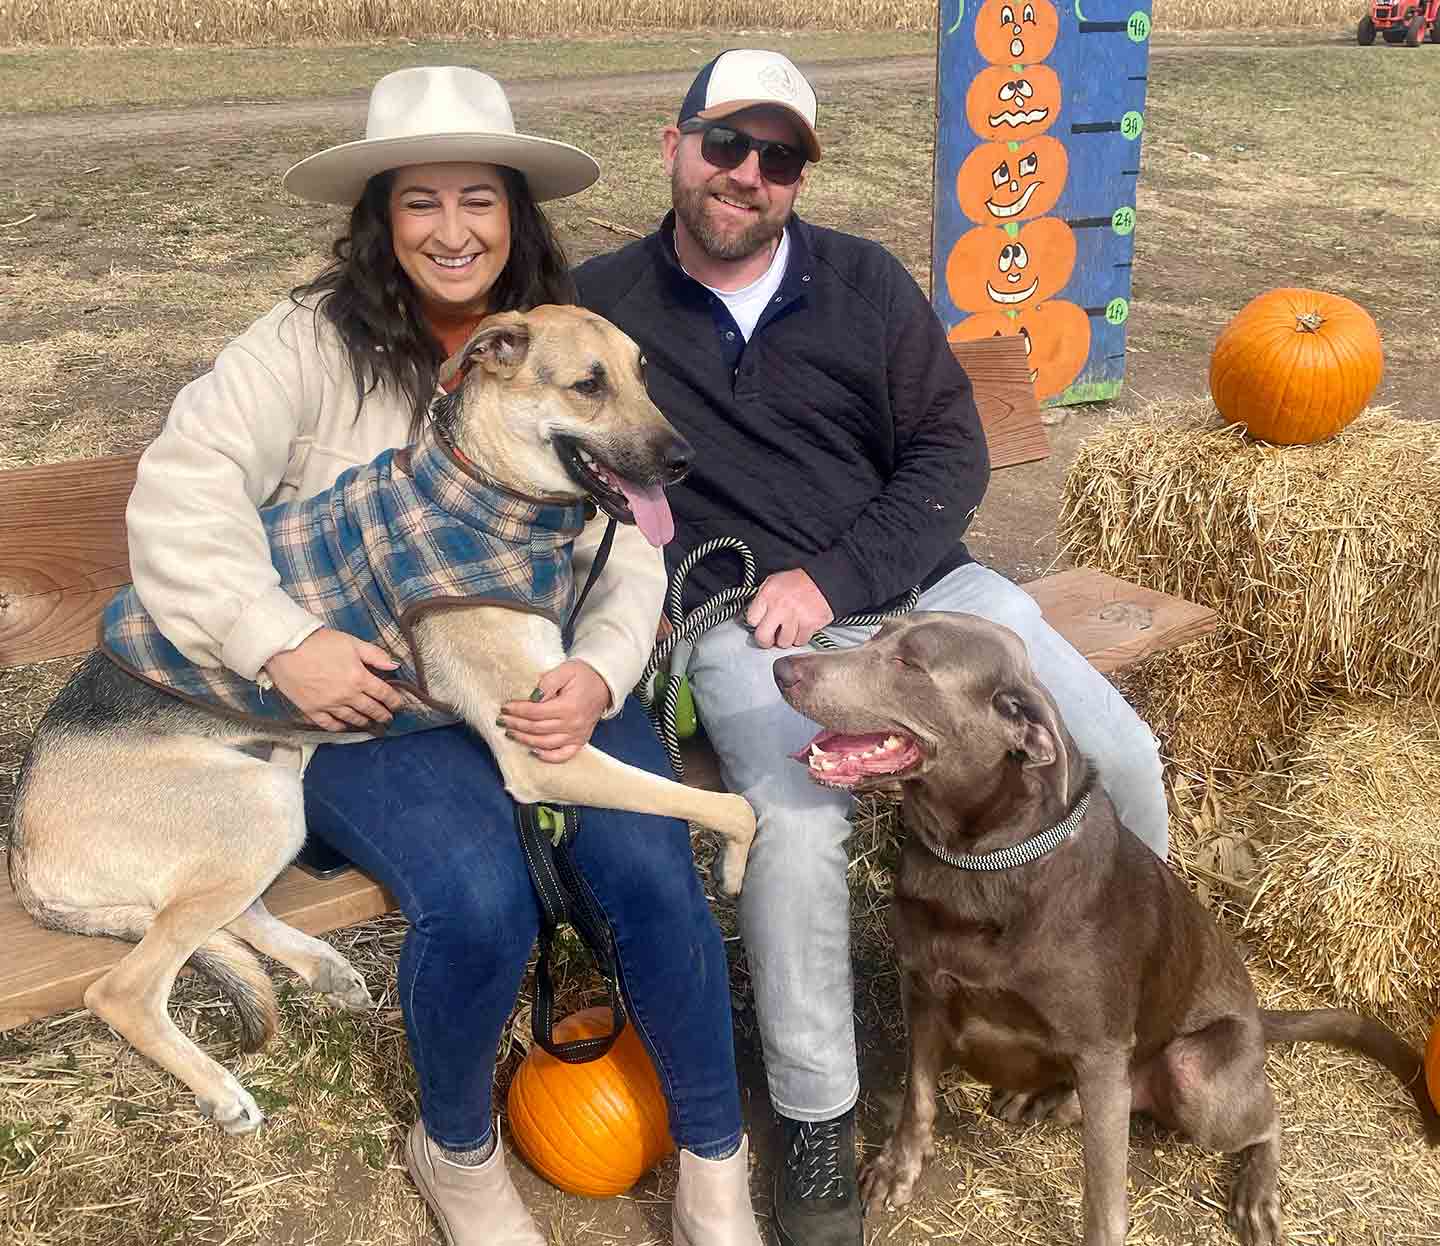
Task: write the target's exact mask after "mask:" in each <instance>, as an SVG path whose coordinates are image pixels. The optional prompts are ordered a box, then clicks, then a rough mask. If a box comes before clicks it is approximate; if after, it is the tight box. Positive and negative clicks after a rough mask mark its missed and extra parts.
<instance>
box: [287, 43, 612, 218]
mask: <svg viewBox="0 0 1440 1246" xmlns="http://www.w3.org/2000/svg"><path fill="white" fill-rule="evenodd" d="M446 161H475V162H478V163H481V164H502V165H507V166H508V167H510V168H512V169H516V170H518V171H519V172H521V173H523V174H524V175H525V177H526V180H527V181H528V182H529V183H530V193H531V194H533V195H534V196H535V198H536V199H537V200H544V199H563V198H564V197H565V196H566V195H573V194H576V193H577V192H579V191H582V190H584V189H585V188H586V187H587V186H589V185H590V184H591V183H592V182H594V181H595V179H596V178H598V177H599V176H600V166H599V165H598V164H596V163H595V160H594V159H593V158H592V157H591V156H589V155H587V154H586V153H585V152H583V151H581V150H580V149H579V148H578V147H572V146H570V144H569V143H557V142H556V141H555V140H553V139H548V138H536V137H535V136H533V135H530V134H517V133H515V118H514V117H513V116H512V115H511V113H510V101H509V100H507V99H506V98H505V91H504V89H503V88H502V87H501V86H500V84H499V83H498V82H496V81H495V79H494V78H492V77H491V76H490V75H489V74H482V73H481V72H480V71H479V70H478V69H464V68H462V67H459V66H455V65H441V66H426V67H423V68H418V69H398V70H396V71H395V72H394V73H393V74H386V75H385V76H384V77H383V78H381V79H380V81H379V82H377V83H376V84H375V88H374V90H372V91H371V92H370V113H369V115H368V116H367V117H366V119H365V137H364V138H363V139H359V140H357V141H356V142H353V143H341V144H340V145H339V146H338V147H329V148H326V149H325V150H324V151H321V152H317V153H316V154H315V155H313V156H310V157H307V158H306V159H304V160H302V161H300V163H299V164H297V165H293V166H292V167H291V168H290V169H289V170H288V171H287V172H286V174H285V177H284V179H283V180H282V183H281V184H282V185H283V186H284V187H285V189H286V190H288V191H290V192H291V194H295V195H299V196H300V198H302V199H310V200H313V201H315V202H317V203H338V204H344V205H346V206H347V207H349V206H353V205H354V204H355V203H356V202H357V201H358V200H359V198H360V195H361V193H362V192H363V191H364V189H365V183H366V182H368V181H369V180H370V179H371V178H372V177H374V176H375V174H377V173H384V172H385V171H386V170H387V169H398V168H402V167H403V166H405V165H410V164H438V163H442V162H446Z"/></svg>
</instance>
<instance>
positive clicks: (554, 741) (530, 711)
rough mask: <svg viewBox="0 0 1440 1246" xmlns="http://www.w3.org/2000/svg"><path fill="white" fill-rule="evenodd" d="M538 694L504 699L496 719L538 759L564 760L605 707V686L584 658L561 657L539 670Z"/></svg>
mask: <svg viewBox="0 0 1440 1246" xmlns="http://www.w3.org/2000/svg"><path fill="white" fill-rule="evenodd" d="M536 692H538V693H539V694H540V697H539V699H538V700H532V701H507V702H506V703H505V704H504V705H502V706H501V707H500V717H499V719H498V725H499V726H501V727H504V728H505V734H506V735H508V736H509V737H510V738H511V739H512V740H514V741H515V742H516V743H517V744H523V745H524V746H525V747H526V748H528V749H529V750H530V751H531V752H532V753H534V754H535V756H536V757H538V758H540V760H541V761H557V762H558V761H569V760H570V759H571V758H572V757H574V756H575V754H576V753H578V752H579V751H580V750H581V749H582V748H584V747H585V745H586V744H588V743H589V742H590V733H591V732H592V731H594V730H595V724H596V723H597V722H599V721H600V716H601V715H602V714H603V713H604V712H605V711H606V710H607V709H609V708H610V688H609V685H607V684H606V682H605V681H604V680H603V679H601V678H600V676H599V675H597V674H596V673H595V668H594V667H593V666H591V665H590V664H589V663H588V662H580V661H570V662H562V663H560V665H559V666H557V667H556V668H555V669H554V670H553V671H546V672H545V674H543V675H541V676H540V682H539V685H538V687H537V688H536Z"/></svg>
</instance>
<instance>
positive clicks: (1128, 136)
mask: <svg viewBox="0 0 1440 1246" xmlns="http://www.w3.org/2000/svg"><path fill="white" fill-rule="evenodd" d="M1149 60H1150V0H1139V3H1136V0H984V3H983V4H977V3H975V0H940V63H939V91H938V114H939V118H938V123H937V126H936V132H935V199H934V202H935V213H934V229H935V234H934V239H933V249H932V251H931V256H932V260H931V263H932V269H933V271H932V273H931V286H930V288H931V291H932V295H931V297H932V301H933V303H934V305H935V310H936V312H937V314H938V315H939V316H940V319H941V320H942V321H943V322H944V323H945V326H946V328H947V329H948V330H949V332H950V337H951V338H952V339H954V340H973V339H975V338H982V337H990V336H992V335H993V334H997V333H998V334H1019V335H1021V336H1022V337H1024V338H1025V339H1026V345H1027V348H1028V349H1029V352H1030V367H1031V373H1032V377H1033V379H1034V381H1035V389H1036V392H1037V394H1038V395H1039V396H1040V398H1041V399H1042V400H1043V401H1047V402H1052V403H1055V402H1058V403H1075V402H1095V401H1098V400H1101V399H1105V398H1110V397H1113V396H1114V395H1115V394H1117V393H1118V392H1119V390H1120V386H1121V383H1122V382H1123V380H1124V376H1125V322H1126V320H1127V319H1128V318H1129V315H1130V272H1131V261H1132V257H1133V253H1134V231H1135V225H1136V220H1135V187H1136V183H1137V180H1138V178H1139V176H1140V136H1141V133H1142V131H1143V130H1144V126H1145V79H1146V74H1147V72H1148V66H1149Z"/></svg>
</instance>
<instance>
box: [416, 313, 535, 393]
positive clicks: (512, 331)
mask: <svg viewBox="0 0 1440 1246" xmlns="http://www.w3.org/2000/svg"><path fill="white" fill-rule="evenodd" d="M529 353H530V326H529V325H528V324H526V323H525V317H524V316H522V315H521V314H520V313H519V312H500V313H499V314H497V315H494V316H487V317H485V319H484V320H482V321H481V322H480V324H479V327H477V328H476V330H475V332H474V333H472V334H471V335H470V338H469V340H468V341H467V342H466V343H465V345H464V346H462V347H461V348H460V349H459V350H457V351H456V352H455V353H454V354H453V355H451V356H450V358H449V359H447V360H446V361H445V362H444V363H443V364H441V365H440V375H439V377H438V378H437V379H438V380H439V382H440V385H441V386H442V387H443V388H445V389H449V388H450V386H451V383H452V382H453V381H454V380H455V378H456V377H457V376H459V375H460V374H461V373H462V372H468V371H469V370H470V369H471V368H473V367H474V366H475V365H476V364H479V365H480V366H481V367H483V368H484V369H485V371H487V372H493V373H494V374H495V375H496V376H499V377H502V378H506V379H508V378H509V377H512V376H514V375H515V373H516V372H518V371H519V369H520V365H521V364H523V363H524V362H525V356H526V355H528V354H529Z"/></svg>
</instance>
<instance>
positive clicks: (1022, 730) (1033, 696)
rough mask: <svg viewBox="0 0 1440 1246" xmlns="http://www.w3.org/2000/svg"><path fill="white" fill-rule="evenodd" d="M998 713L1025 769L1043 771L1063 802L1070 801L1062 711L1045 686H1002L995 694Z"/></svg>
mask: <svg viewBox="0 0 1440 1246" xmlns="http://www.w3.org/2000/svg"><path fill="white" fill-rule="evenodd" d="M994 706H995V712H996V713H997V714H999V716H1000V720H1001V722H1003V723H1004V724H1005V734H1006V737H1007V738H1008V739H1009V741H1010V749H1011V752H1013V753H1015V754H1016V755H1017V756H1019V757H1020V759H1021V761H1020V764H1021V766H1022V767H1023V768H1024V769H1026V770H1040V771H1043V773H1042V774H1041V775H1040V778H1041V779H1042V780H1043V781H1044V782H1045V783H1047V784H1048V785H1049V786H1050V788H1051V789H1052V790H1053V791H1054V793H1055V795H1056V797H1057V798H1058V800H1059V802H1060V804H1062V805H1066V806H1068V805H1069V803H1070V758H1069V756H1068V754H1067V753H1066V751H1065V732H1064V730H1063V729H1062V728H1061V726H1060V711H1059V710H1058V709H1057V708H1056V706H1055V702H1054V700H1053V699H1051V696H1050V694H1049V693H1048V692H1046V691H1045V690H1044V689H1043V688H1039V687H1033V686H1032V687H1010V688H1002V689H1001V690H1000V691H998V692H997V693H996V694H995V696H994Z"/></svg>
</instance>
